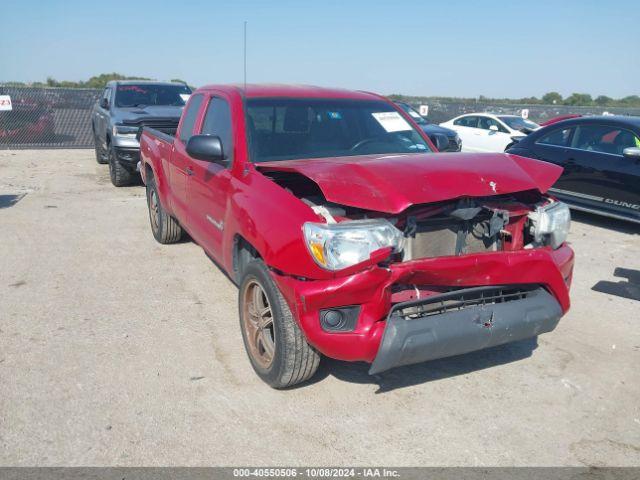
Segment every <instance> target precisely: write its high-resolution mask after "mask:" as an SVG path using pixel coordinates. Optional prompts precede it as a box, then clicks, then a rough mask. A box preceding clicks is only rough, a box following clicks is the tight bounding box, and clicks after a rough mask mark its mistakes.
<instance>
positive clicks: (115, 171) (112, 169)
mask: <svg viewBox="0 0 640 480" xmlns="http://www.w3.org/2000/svg"><path fill="white" fill-rule="evenodd" d="M109 177H111V183H113V185H114V186H116V187H124V186H125V185H130V184H131V183H132V182H133V175H132V174H131V172H129V171H128V170H127V169H126V168H124V167H123V166H122V165H121V164H120V162H118V159H117V157H116V151H115V149H114V148H113V147H110V148H109Z"/></svg>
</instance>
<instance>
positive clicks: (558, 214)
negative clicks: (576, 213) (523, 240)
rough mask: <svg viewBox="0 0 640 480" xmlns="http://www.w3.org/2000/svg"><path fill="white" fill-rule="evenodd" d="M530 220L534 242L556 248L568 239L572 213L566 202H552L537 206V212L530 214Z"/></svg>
mask: <svg viewBox="0 0 640 480" xmlns="http://www.w3.org/2000/svg"><path fill="white" fill-rule="evenodd" d="M529 220H530V228H531V230H530V231H531V234H532V235H533V239H534V242H535V243H536V244H538V245H550V246H551V248H553V249H556V248H558V247H560V245H562V244H563V243H564V242H565V240H566V239H567V235H568V234H569V227H570V225H571V213H570V212H569V207H568V206H567V205H566V204H565V203H562V202H551V203H548V204H547V205H544V206H541V207H537V208H536V210H535V212H531V213H530V214H529Z"/></svg>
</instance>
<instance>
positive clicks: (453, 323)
mask: <svg viewBox="0 0 640 480" xmlns="http://www.w3.org/2000/svg"><path fill="white" fill-rule="evenodd" d="M263 174H264V175H266V176H267V177H269V178H271V179H272V180H273V181H274V182H276V183H278V184H279V185H280V186H282V187H283V188H285V189H286V190H288V191H289V192H290V193H292V194H293V195H295V196H296V197H297V198H298V199H300V200H301V201H302V202H304V203H305V204H307V205H308V206H309V207H310V208H311V209H312V210H313V211H314V212H315V213H316V215H317V217H318V221H317V222H307V223H305V224H304V226H303V236H304V241H305V243H306V245H307V249H308V251H309V254H310V255H311V257H312V258H313V259H314V261H315V262H316V263H317V265H319V266H320V267H321V268H323V269H325V270H329V271H331V272H334V278H332V279H329V280H326V279H324V280H313V279H309V278H300V277H292V276H287V275H284V274H280V273H276V272H274V273H273V276H274V280H275V281H276V283H277V284H278V285H279V287H280V289H281V291H282V293H283V295H284V296H285V298H286V299H287V301H288V303H289V305H290V306H291V307H292V310H293V311H294V314H295V316H296V318H297V319H298V322H299V324H300V326H301V328H302V329H303V331H304V332H305V335H306V336H307V339H308V341H309V342H310V343H311V344H312V345H314V346H315V347H316V348H317V349H318V350H319V351H320V352H322V353H323V354H325V355H327V356H329V357H332V358H337V359H342V360H351V361H353V360H364V361H367V362H369V363H372V366H371V370H370V373H372V374H373V373H379V372H382V371H385V370H388V369H390V368H394V367H396V366H400V365H408V364H412V363H418V362H422V361H426V360H432V359H436V358H442V357H447V356H452V355H458V354H462V353H466V352H470V351H474V350H479V349H483V348H487V347H490V346H494V345H500V344H503V343H507V342H511V341H516V340H520V339H524V338H528V337H533V336H536V335H538V334H541V333H545V332H549V331H551V330H553V329H554V328H555V326H556V325H557V323H558V321H559V319H560V318H561V317H562V315H563V314H564V313H565V312H566V311H567V310H568V308H569V296H568V289H569V286H570V283H571V276H572V270H573V252H572V251H571V249H570V248H569V247H568V246H567V245H566V243H565V239H566V236H567V233H568V227H569V215H568V209H567V208H566V206H564V205H563V204H561V203H559V202H556V201H554V200H553V199H552V198H549V197H547V196H545V195H544V194H542V193H541V192H540V191H539V190H536V189H527V190H523V191H516V192H500V193H498V192H496V193H495V194H492V195H482V196H474V197H471V196H460V197H456V198H450V199H446V200H443V201H434V202H429V203H420V204H412V205H409V206H408V207H407V208H405V209H404V210H402V211H400V212H396V211H379V210H378V211H375V210H370V209H367V208H363V207H361V206H357V205H348V204H344V203H343V204H341V203H338V202H336V201H333V200H328V199H327V195H326V194H325V192H324V191H323V190H322V189H321V188H320V186H319V185H318V184H317V183H316V182H314V181H312V180H311V179H309V178H307V177H306V176H304V175H300V174H298V173H296V172H287V171H276V170H268V171H264V172H263ZM491 188H492V189H495V188H494V187H491Z"/></svg>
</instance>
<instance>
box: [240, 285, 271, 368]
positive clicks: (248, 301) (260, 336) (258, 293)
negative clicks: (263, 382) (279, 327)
mask: <svg viewBox="0 0 640 480" xmlns="http://www.w3.org/2000/svg"><path fill="white" fill-rule="evenodd" d="M242 326H243V328H244V331H245V335H246V339H247V344H248V346H249V353H250V354H251V357H252V358H253V359H254V360H255V361H256V363H257V364H258V365H260V367H262V368H264V369H265V370H266V369H268V368H269V367H270V366H271V364H272V363H273V357H274V354H275V349H276V337H275V325H274V324H273V310H272V309H271V305H270V304H269V299H268V298H267V294H266V293H265V291H264V290H263V288H262V286H261V285H260V283H258V282H257V281H256V280H251V281H250V282H248V283H247V285H246V286H245V288H244V292H243V293H242Z"/></svg>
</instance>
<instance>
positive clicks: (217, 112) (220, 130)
mask: <svg viewBox="0 0 640 480" xmlns="http://www.w3.org/2000/svg"><path fill="white" fill-rule="evenodd" d="M202 133H203V134H205V135H217V136H218V137H220V141H221V142H222V151H223V153H224V156H225V158H227V159H229V160H231V159H232V158H233V130H232V127H231V109H230V108H229V104H228V103H227V102H226V100H223V99H222V98H218V97H213V98H212V99H211V101H210V102H209V106H208V107H207V113H206V114H205V117H204V123H203V124H202Z"/></svg>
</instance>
